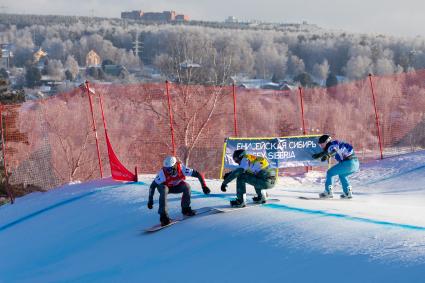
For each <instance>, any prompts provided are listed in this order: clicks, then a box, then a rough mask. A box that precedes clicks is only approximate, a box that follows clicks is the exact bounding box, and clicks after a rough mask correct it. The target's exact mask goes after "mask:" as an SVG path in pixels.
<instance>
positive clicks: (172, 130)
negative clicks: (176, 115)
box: [165, 81, 176, 156]
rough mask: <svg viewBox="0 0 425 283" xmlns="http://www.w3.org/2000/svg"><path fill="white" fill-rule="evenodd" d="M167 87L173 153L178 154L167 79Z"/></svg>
mask: <svg viewBox="0 0 425 283" xmlns="http://www.w3.org/2000/svg"><path fill="white" fill-rule="evenodd" d="M165 89H166V92H167V99H168V116H169V117H170V130H171V143H172V145H173V155H174V156H176V143H175V141H174V126H173V111H172V108H171V97H170V83H169V82H168V81H165Z"/></svg>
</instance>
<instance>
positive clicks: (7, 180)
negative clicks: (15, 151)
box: [0, 105, 15, 204]
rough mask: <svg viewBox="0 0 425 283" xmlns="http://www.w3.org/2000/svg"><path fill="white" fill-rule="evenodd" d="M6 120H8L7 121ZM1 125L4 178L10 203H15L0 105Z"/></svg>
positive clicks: (1, 106) (0, 106)
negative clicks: (11, 189) (10, 183)
mask: <svg viewBox="0 0 425 283" xmlns="http://www.w3.org/2000/svg"><path fill="white" fill-rule="evenodd" d="M5 120H6V119H5ZM0 125H1V142H2V151H3V163H4V176H5V177H6V192H7V195H8V196H9V198H10V203H12V204H13V203H14V202H15V197H14V196H13V194H12V192H11V191H10V188H9V176H8V174H7V162H6V143H5V138H4V136H5V134H4V132H5V128H4V127H3V105H0Z"/></svg>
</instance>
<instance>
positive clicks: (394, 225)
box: [192, 166, 425, 231]
mask: <svg viewBox="0 0 425 283" xmlns="http://www.w3.org/2000/svg"><path fill="white" fill-rule="evenodd" d="M424 167H425V166H424ZM192 193H194V194H199V195H201V194H203V193H202V192H200V191H194V190H192ZM207 197H216V198H222V199H229V197H227V196H214V195H211V196H210V195H208V196H207ZM262 207H268V208H271V209H278V210H286V211H292V212H298V213H303V214H310V215H319V216H324V217H332V218H340V219H344V220H349V221H355V222H362V223H368V224H374V225H379V226H386V227H391V228H399V229H406V230H415V231H425V227H423V226H416V225H410V224H402V223H396V222H389V221H381V220H376V219H370V218H364V217H356V216H350V215H348V214H342V213H330V212H326V211H323V210H314V209H307V208H299V207H293V206H289V205H285V204H281V203H279V204H277V203H270V204H267V203H266V204H263V205H262Z"/></svg>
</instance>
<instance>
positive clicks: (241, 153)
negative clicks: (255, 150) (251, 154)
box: [233, 149, 246, 162]
mask: <svg viewBox="0 0 425 283" xmlns="http://www.w3.org/2000/svg"><path fill="white" fill-rule="evenodd" d="M244 155H246V151H245V150H243V149H237V150H235V151H234V152H233V160H235V162H236V161H238V160H242V158H243V157H244Z"/></svg>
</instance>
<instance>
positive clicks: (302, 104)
mask: <svg viewBox="0 0 425 283" xmlns="http://www.w3.org/2000/svg"><path fill="white" fill-rule="evenodd" d="M298 90H299V93H300V104H301V121H302V125H303V135H305V134H306V130H305V122H304V100H303V92H302V91H303V88H302V87H298Z"/></svg>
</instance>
